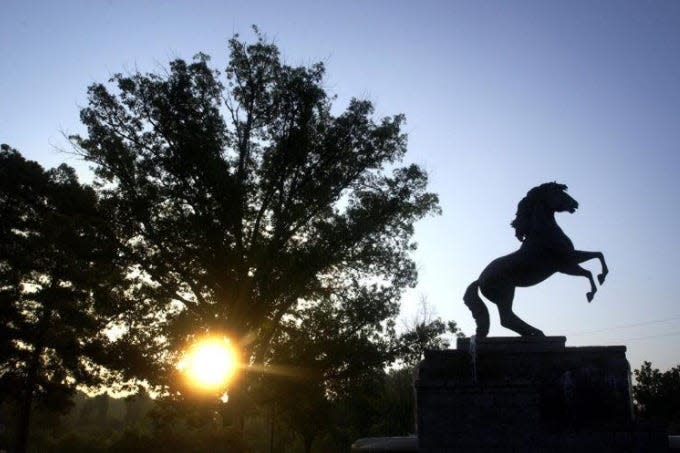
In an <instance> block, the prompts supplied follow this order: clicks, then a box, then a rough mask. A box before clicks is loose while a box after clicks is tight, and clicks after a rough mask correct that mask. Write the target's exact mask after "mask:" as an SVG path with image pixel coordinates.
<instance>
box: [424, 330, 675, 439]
mask: <svg viewBox="0 0 680 453" xmlns="http://www.w3.org/2000/svg"><path fill="white" fill-rule="evenodd" d="M565 341H566V338H565V337H546V338H526V337H496V338H483V339H479V340H475V338H474V337H472V338H461V339H459V340H458V344H457V349H456V350H447V351H427V352H426V354H425V360H424V361H423V362H422V363H421V365H420V368H419V371H418V376H417V380H416V384H415V385H416V394H417V398H416V400H417V406H418V407H417V411H418V413H417V419H418V444H419V451H420V452H446V451H451V452H454V451H456V452H462V451H464V452H510V451H516V452H551V453H557V452H573V451H584V452H585V451H587V452H621V451H631V452H633V451H634V452H637V451H665V449H666V448H667V445H668V440H667V439H668V438H667V436H666V434H665V433H664V432H662V431H660V430H654V429H651V428H649V427H641V426H639V425H637V424H636V423H635V422H634V420H633V416H632V404H631V391H630V366H629V364H628V361H627V360H626V355H625V353H626V348H625V346H606V347H565Z"/></svg>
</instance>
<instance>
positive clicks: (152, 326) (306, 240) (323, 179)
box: [72, 32, 439, 402]
mask: <svg viewBox="0 0 680 453" xmlns="http://www.w3.org/2000/svg"><path fill="white" fill-rule="evenodd" d="M229 50H230V61H229V64H228V66H227V68H226V85H225V84H223V83H222V82H220V78H219V77H220V74H219V73H218V72H217V71H216V70H213V69H211V68H210V67H209V58H208V57H207V56H206V55H204V54H198V55H197V56H196V57H195V58H194V61H193V62H191V63H187V62H185V61H183V60H175V61H173V62H172V63H170V69H169V72H168V73H167V74H165V75H158V74H140V73H136V74H132V75H129V76H124V75H121V74H117V75H115V76H114V77H113V78H112V79H111V80H110V83H111V85H109V86H108V87H107V86H105V85H103V84H95V85H92V86H91V87H90V88H89V91H88V93H89V104H88V106H87V107H86V108H84V109H83V110H82V112H81V118H82V121H83V123H84V124H85V126H86V127H87V135H86V136H84V137H80V136H73V137H72V140H73V142H74V144H75V146H76V149H77V152H78V153H80V154H81V155H82V156H83V157H84V158H85V159H87V160H88V161H90V162H91V163H93V165H94V170H95V174H96V176H97V183H98V185H99V186H98V187H99V193H100V195H101V197H102V198H103V199H104V200H105V201H106V203H107V206H108V207H109V215H110V219H109V220H110V223H111V225H113V227H114V228H115V231H116V235H117V238H118V242H119V243H120V244H122V245H123V246H124V249H123V250H124V251H123V256H124V259H125V260H126V266H127V268H128V269H129V270H133V271H134V272H133V273H131V276H132V277H135V278H136V281H135V282H134V285H133V287H132V289H129V290H128V291H127V292H126V295H127V297H128V303H129V305H128V306H129V308H130V310H129V312H128V313H126V315H125V317H121V318H120V323H121V326H123V327H124V329H125V331H126V336H125V338H124V340H125V342H126V344H128V345H130V347H138V348H146V350H145V352H144V353H143V354H141V355H140V356H138V357H137V358H136V359H134V360H132V362H134V363H136V367H137V371H136V373H137V376H138V377H140V378H145V379H148V380H149V381H150V382H152V383H153V384H156V385H161V386H164V387H165V388H166V389H170V390H171V394H176V393H172V389H173V388H175V387H174V386H175V382H176V380H174V378H173V377H172V375H173V369H174V367H173V361H174V360H175V354H176V353H177V351H180V350H182V349H183V348H184V347H185V346H186V345H187V343H188V342H191V341H192V340H193V339H194V338H195V337H196V336H198V335H202V334H204V333H207V332H211V333H220V334H226V335H228V336H230V337H231V338H232V339H234V340H235V341H237V342H238V344H239V345H240V348H241V349H242V352H243V359H244V361H245V362H246V363H248V362H250V363H255V364H259V365H263V366H265V367H266V366H268V364H269V363H273V362H274V361H275V360H276V357H275V356H274V354H275V352H276V351H283V350H284V349H285V348H283V347H282V346H281V344H282V342H285V341H288V340H290V341H295V339H294V338H293V337H288V336H286V335H288V334H287V333H283V332H282V330H281V329H282V327H286V328H289V327H290V325H291V322H306V320H309V319H311V318H310V317H309V313H308V312H307V311H308V309H309V310H316V308H314V307H319V306H321V305H323V304H325V305H323V306H325V307H341V308H340V309H341V310H343V311H344V314H343V318H342V319H339V320H338V323H337V324H336V326H335V327H336V328H337V329H339V332H338V333H337V334H338V335H339V336H343V337H344V338H345V339H346V343H344V346H343V347H344V348H351V347H353V345H354V344H356V343H357V342H358V343H362V342H364V344H365V341H364V340H365V339H366V338H369V337H370V338H372V339H373V340H372V341H378V340H376V338H378V336H379V335H377V336H376V332H377V333H378V334H379V332H380V331H381V329H383V328H384V322H385V321H386V320H389V319H391V318H393V317H394V316H395V315H396V313H397V309H398V301H399V298H400V294H401V292H402V290H403V289H404V288H406V287H408V286H413V285H414V284H415V282H416V269H415V266H414V263H413V261H412V260H411V258H410V252H412V251H413V250H414V248H415V244H414V243H413V242H412V241H411V236H412V234H413V225H414V222H415V221H416V220H418V219H420V218H422V217H423V216H425V215H427V214H431V213H436V212H438V211H439V207H438V201H437V197H436V195H434V194H432V193H429V192H427V190H426V185H427V175H426V173H425V172H424V171H423V170H422V169H421V168H419V167H418V166H416V165H408V166H399V165H398V164H399V162H400V161H401V160H402V158H403V157H404V154H405V152H406V136H405V134H404V133H403V132H402V130H401V127H402V125H403V122H404V117H403V116H402V115H396V116H393V117H388V118H383V119H381V120H379V121H377V122H376V121H374V120H373V119H372V114H373V106H372V105H371V103H370V102H368V101H362V100H357V99H353V100H351V101H350V103H349V105H348V107H347V109H346V110H345V111H344V112H342V113H340V114H339V115H337V116H335V115H334V114H333V113H332V98H331V97H329V96H328V95H327V94H326V92H325V90H324V89H323V76H324V67H323V65H322V64H320V63H319V64H314V65H312V66H309V67H292V66H288V65H286V64H284V63H282V62H281V59H280V56H279V51H278V48H277V47H276V46H275V45H274V44H272V43H270V42H268V41H266V39H265V38H264V37H263V36H262V35H261V34H259V32H257V40H256V42H255V43H252V44H246V43H244V42H241V41H240V40H239V38H238V36H235V37H234V38H233V39H231V40H230V41H229ZM316 312H317V313H319V311H318V310H317V311H316ZM294 320H296V321H294ZM289 321H290V322H289ZM303 328H307V329H314V328H315V326H313V325H310V326H306V327H304V326H303ZM319 333H320V332H317V333H316V334H315V336H312V337H310V338H308V340H309V341H312V342H313V341H316V340H317V339H318V338H319ZM387 337H388V336H385V338H383V339H382V340H380V341H384V342H388V341H389V338H387ZM274 344H276V345H277V346H276V348H274V347H273V345H274ZM289 349H290V348H289ZM378 349H380V348H378ZM349 350H350V349H346V350H344V351H339V352H338V351H327V355H328V356H330V355H331V354H336V353H337V354H339V355H338V358H337V361H338V363H346V362H347V355H348V351H349ZM282 354H283V353H282ZM284 358H285V360H291V361H293V363H289V364H288V365H289V366H296V365H301V366H302V365H303V364H300V363H295V360H297V359H296V358H295V357H288V356H285V354H284V356H283V357H282V359H281V360H279V362H281V361H282V360H283V359H284ZM306 360H307V359H305V361H306ZM327 360H336V359H331V358H329V359H327ZM371 360H373V361H374V362H371V363H364V365H366V366H368V367H373V368H375V366H377V364H378V363H382V361H383V360H384V356H383V355H381V354H376V355H375V356H374V357H373V358H371ZM304 365H305V366H306V364H304ZM324 366H325V365H324ZM131 369H132V365H131ZM241 387H242V388H245V386H241ZM232 390H233V392H236V390H235V389H232ZM234 396H236V393H234ZM230 397H231V394H230ZM236 400H238V398H236V397H235V398H234V401H236ZM230 402H231V398H230Z"/></svg>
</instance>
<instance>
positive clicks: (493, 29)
mask: <svg viewBox="0 0 680 453" xmlns="http://www.w3.org/2000/svg"><path fill="white" fill-rule="evenodd" d="M252 24H256V25H257V26H258V27H259V28H260V29H261V30H262V31H263V32H264V33H265V34H266V35H267V36H268V37H269V38H271V39H273V40H274V41H275V42H276V44H277V45H278V46H279V47H280V50H281V52H282V55H283V57H284V59H285V60H286V62H287V63H289V64H294V65H301V64H305V65H308V64H312V63H314V62H317V61H323V62H324V63H325V64H326V68H327V78H326V80H325V87H326V89H327V90H328V91H329V92H330V93H332V94H336V95H337V101H336V107H337V108H338V111H339V110H341V109H342V108H344V107H345V106H346V105H347V102H348V101H349V99H350V98H351V97H360V98H367V99H369V100H371V101H373V102H374V103H375V105H376V112H377V113H376V114H377V116H381V115H392V114H396V113H404V114H405V115H406V117H407V125H406V132H408V134H409V151H408V153H407V156H406V162H415V163H417V164H419V165H421V166H423V167H424V168H425V169H427V171H428V172H429V174H430V178H431V183H430V189H431V190H432V191H433V192H436V193H438V194H439V197H440V202H441V206H442V209H443V214H442V215H441V216H437V217H431V218H428V219H426V220H424V221H421V222H420V223H418V225H417V228H416V234H415V240H416V241H417V242H418V244H419V248H418V251H417V252H416V253H415V254H414V259H415V260H416V262H417V265H418V269H419V284H418V286H417V287H416V288H414V289H413V290H409V291H408V293H407V294H405V296H404V301H403V306H402V316H403V319H411V318H412V317H413V316H415V313H416V311H417V308H418V301H419V300H420V299H421V298H423V297H425V298H426V299H427V301H428V303H429V305H430V306H431V307H432V309H433V310H434V312H435V313H436V314H437V315H438V316H441V317H442V318H443V319H446V320H449V319H452V320H455V321H457V322H458V323H459V325H460V326H461V327H462V329H463V331H464V332H465V333H466V334H468V335H470V334H472V333H474V321H473V319H472V317H471V315H470V313H469V311H468V310H467V308H466V307H465V306H464V305H463V303H462V295H463V293H464V291H465V288H466V287H467V285H468V284H469V283H470V282H472V281H473V280H476V279H477V277H478V276H479V273H480V272H481V271H482V269H483V268H484V267H485V266H486V265H487V264H488V263H489V262H490V261H491V260H492V259H494V258H496V257H498V256H501V255H505V254H507V253H510V252H512V251H514V250H516V249H517V248H518V246H519V242H517V240H516V239H515V237H514V231H513V230H512V229H511V228H510V225H509V224H510V221H512V219H513V218H514V215H515V210H516V208H517V203H518V201H519V200H520V199H521V198H522V197H523V196H524V195H525V194H526V192H527V191H528V190H529V189H530V188H531V187H533V186H536V185H538V184H540V183H543V182H547V181H558V182H561V183H564V184H567V185H568V186H569V193H570V195H571V196H573V197H574V198H575V199H576V200H578V201H579V203H580V208H579V210H578V211H576V213H574V214H567V213H564V214H558V217H557V220H558V223H559V224H560V226H561V227H562V228H563V230H564V231H565V232H566V233H567V235H569V237H570V238H571V239H572V241H573V242H574V244H575V246H576V248H577V249H580V250H590V251H593V250H594V251H602V252H603V253H604V254H605V258H606V260H607V264H608V266H609V269H610V273H609V276H608V277H607V281H606V282H605V284H604V285H603V286H602V288H601V289H600V290H599V291H598V293H597V294H596V296H595V299H594V301H593V302H592V303H590V304H588V303H587V301H586V297H585V293H586V292H587V291H588V288H589V285H588V282H587V280H586V279H584V278H580V277H569V276H564V275H555V276H553V277H551V278H550V279H548V280H547V281H545V282H543V283H542V284H540V285H537V286H534V287H531V288H519V289H518V290H517V292H516V294H515V303H514V309H515V312H516V313H517V314H518V315H519V316H520V317H522V318H523V319H524V320H526V321H527V322H529V323H530V324H532V325H535V326H536V327H538V328H540V329H542V330H543V331H544V332H545V333H546V334H548V335H566V336H567V345H568V346H580V345H626V346H627V347H628V360H629V361H630V363H631V366H632V367H633V368H639V366H640V364H641V363H642V361H643V360H650V361H652V363H653V365H654V366H655V367H658V368H661V369H668V368H670V367H672V366H676V365H678V364H680V347H679V346H680V298H679V297H678V289H679V283H680V276H679V275H678V263H679V259H678V258H679V256H680V241H679V240H678V238H677V235H678V233H679V232H680V214H679V212H678V207H679V206H680V187H679V186H678V182H679V181H678V174H680V58H679V56H680V2H677V1H642V0H639V1H597V2H596V1H593V2H585V1H580V0H575V1H569V2H564V1H561V2H557V1H539V0H537V1H513V2H508V1H484V2H479V1H440V2H438V1H417V2H416V1H396V0H392V1H390V0H383V1H378V0H371V1H352V0H346V1H343V2H332V1H319V0H317V1H309V2H281V1H273V2H258V1H252V0H251V1H243V2H240V1H239V2H236V1H233V2H232V1H226V0H223V1H212V2H209V1H179V0H178V1H140V0H138V1H85V0H84V1H60V2H54V1H27V0H23V1H15V0H4V1H3V2H2V5H0V55H1V59H0V142H3V143H8V144H10V145H11V146H13V147H15V148H17V149H18V150H19V151H21V152H22V153H23V154H24V155H25V156H27V157H28V158H30V159H33V160H36V161H38V162H40V163H41V164H42V165H43V166H45V167H52V166H55V165H58V164H59V163H61V162H64V161H65V162H67V163H69V164H70V165H72V166H75V167H76V168H77V169H78V171H79V173H80V174H81V176H82V177H83V179H85V180H87V179H88V178H89V177H90V176H89V175H90V173H89V172H88V169H87V166H86V165H84V164H83V163H82V162H80V161H78V160H77V158H75V157H74V156H72V155H68V154H65V153H63V152H60V151H59V149H64V148H67V144H66V141H65V139H64V138H63V134H64V133H67V134H68V133H77V132H81V133H82V132H83V127H82V125H81V124H80V121H79V109H80V108H81V107H82V106H84V105H86V88H87V86H88V85H90V84H92V83H95V82H105V81H106V80H108V79H109V78H110V76H111V75H112V74H114V73H116V72H133V71H136V70H139V71H142V72H147V71H154V72H159V71H163V69H164V68H165V67H167V64H168V62H169V61H170V60H172V59H175V58H184V59H190V58H191V57H192V56H193V55H194V54H196V53H197V52H205V53H207V54H209V55H211V56H212V58H213V60H212V62H213V64H214V66H215V67H217V68H224V67H225V66H226V64H227V57H228V54H227V46H226V42H227V39H229V38H230V37H231V36H232V35H233V34H234V33H240V34H241V36H242V37H243V38H245V39H247V40H252V39H253V34H252V32H251V31H250V26H251V25H252ZM586 267H588V268H589V269H591V270H593V272H594V274H597V273H599V263H598V262H597V261H596V260H594V261H592V262H589V263H586ZM489 309H490V311H491V322H492V326H491V332H490V335H494V336H501V335H514V334H513V333H512V332H510V331H508V330H506V329H504V328H502V327H501V326H500V324H499V323H498V315H497V312H496V310H495V307H494V306H493V305H491V306H489Z"/></svg>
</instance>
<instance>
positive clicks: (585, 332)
mask: <svg viewBox="0 0 680 453" xmlns="http://www.w3.org/2000/svg"><path fill="white" fill-rule="evenodd" d="M678 319H680V315H677V316H672V317H670V318H664V319H656V320H654V321H644V322H635V323H632V324H622V325H618V326H611V327H605V328H603V329H596V330H586V331H582V332H577V333H572V334H569V336H572V337H577V336H580V335H590V334H593V333H600V332H609V331H611V330H618V329H628V328H631V327H639V326H647V325H650V324H660V323H663V322H670V321H675V320H678Z"/></svg>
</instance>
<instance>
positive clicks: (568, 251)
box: [463, 182, 608, 337]
mask: <svg viewBox="0 0 680 453" xmlns="http://www.w3.org/2000/svg"><path fill="white" fill-rule="evenodd" d="M566 190H567V186H565V185H564V184H558V183H556V182H548V183H545V184H541V185H540V186H537V187H534V188H533V189H531V190H530V191H529V192H528V193H527V196H526V197H524V198H523V199H522V200H521V201H520V202H519V204H518V206H517V214H516V216H515V220H514V221H513V222H512V223H511V225H512V227H513V228H514V229H515V236H517V239H519V240H520V242H521V243H522V245H521V246H520V248H519V250H517V251H516V252H514V253H511V254H509V255H506V256H502V257H500V258H497V259H495V260H493V261H492V262H491V263H490V264H489V265H488V266H486V268H485V269H484V270H483V271H482V273H481V275H480V276H479V278H478V279H477V280H476V281H474V282H472V283H471V284H470V286H468V288H467V290H466V291H465V295H464V296H463V301H464V302H465V305H467V307H468V308H469V309H470V311H471V312H472V316H473V318H474V319H475V322H476V323H477V337H486V336H487V335H488V334H489V311H488V310H487V308H486V305H484V302H483V300H482V298H481V297H479V294H478V289H479V290H481V292H482V294H483V295H484V297H486V298H487V299H489V300H490V301H491V302H493V303H495V304H496V306H497V307H498V313H499V315H500V321H501V325H502V326H503V327H506V328H508V329H510V330H513V331H515V332H517V333H518V334H520V335H521V336H540V337H542V336H545V335H544V334H543V332H541V331H540V330H538V329H537V328H535V327H533V326H531V325H529V324H527V323H526V322H524V321H522V320H521V319H520V318H519V316H517V315H516V314H515V313H514V312H513V311H512V299H513V298H514V295H515V288H516V287H518V286H521V287H526V286H532V285H535V284H537V283H540V282H542V281H543V280H545V279H546V278H548V277H550V276H551V275H552V274H554V273H555V272H562V273H563V274H567V275H575V276H578V277H586V278H587V279H588V280H589V281H590V291H589V292H587V293H586V298H587V299H588V302H590V301H592V300H593V296H594V295H595V292H596V291H597V287H596V286H595V282H594V280H593V274H592V273H591V272H590V271H589V270H587V269H584V268H582V267H581V266H579V264H580V263H582V262H584V261H588V260H590V259H593V258H597V259H599V260H600V263H601V265H602V273H600V274H599V275H598V276H597V279H598V281H599V282H600V285H601V284H602V283H604V279H605V277H606V276H607V273H608V269H607V264H606V263H605V261H604V255H602V253H601V252H584V251H580V250H575V249H574V244H572V242H571V240H570V239H569V238H568V237H567V235H566V234H564V232H563V231H562V229H561V228H560V227H559V226H558V225H557V222H556V221H555V213H556V212H565V211H567V212H569V213H572V214H573V213H574V211H576V208H578V202H577V201H576V200H574V199H573V198H572V197H570V196H569V195H568V194H567V193H566Z"/></svg>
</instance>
